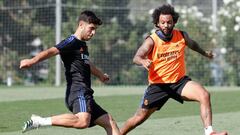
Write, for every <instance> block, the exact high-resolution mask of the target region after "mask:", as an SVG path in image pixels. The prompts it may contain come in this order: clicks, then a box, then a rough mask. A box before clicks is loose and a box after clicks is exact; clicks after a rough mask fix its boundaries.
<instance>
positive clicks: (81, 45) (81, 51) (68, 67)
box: [55, 35, 91, 88]
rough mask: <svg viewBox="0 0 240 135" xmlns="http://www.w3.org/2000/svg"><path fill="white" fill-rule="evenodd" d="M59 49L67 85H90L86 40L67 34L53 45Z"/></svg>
mask: <svg viewBox="0 0 240 135" xmlns="http://www.w3.org/2000/svg"><path fill="white" fill-rule="evenodd" d="M55 47H56V48H57V49H58V50H59V51H60V56H61V59H62V61H63V63H64V67H65V75H66V80H67V85H68V86H69V85H83V86H85V87H89V88H90V87H91V70H90V65H89V59H88V57H89V53H88V47H87V45H86V42H84V41H81V40H79V39H77V38H76V37H75V36H74V35H71V36H69V37H68V38H66V39H65V40H63V41H61V42H60V43H59V44H57V45H56V46H55Z"/></svg>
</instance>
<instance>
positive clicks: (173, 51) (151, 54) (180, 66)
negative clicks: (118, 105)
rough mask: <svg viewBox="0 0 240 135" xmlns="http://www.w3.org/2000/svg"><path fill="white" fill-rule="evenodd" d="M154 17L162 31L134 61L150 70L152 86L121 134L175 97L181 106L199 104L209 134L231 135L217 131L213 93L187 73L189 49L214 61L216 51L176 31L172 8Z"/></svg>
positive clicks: (164, 8) (163, 8) (157, 11)
mask: <svg viewBox="0 0 240 135" xmlns="http://www.w3.org/2000/svg"><path fill="white" fill-rule="evenodd" d="M152 17H153V23H154V25H155V26H156V27H157V28H158V30H156V31H155V32H154V33H152V34H151V35H150V36H148V37H147V38H146V39H145V41H144V42H143V44H142V45H141V46H140V48H139V49H138V51H137V53H136V54H135V56H134V58H133V61H134V63H136V64H138V65H142V66H143V67H145V68H146V69H147V70H148V81H149V86H148V87H147V89H146V91H145V94H144V96H143V100H142V102H141V106H140V108H138V110H137V111H136V113H135V115H134V116H132V117H131V118H129V119H128V120H127V121H126V123H125V124H124V125H123V127H122V128H121V133H122V134H123V135H126V134H127V133H128V132H130V131H131V130H133V129H134V128H135V127H137V126H138V125H140V124H141V123H143V122H144V121H145V120H147V119H148V118H149V117H150V116H151V114H152V113H154V112H155V111H158V110H160V109H161V107H162V106H163V105H164V104H165V103H166V102H167V101H168V99H169V98H173V99H175V100H176V101H179V102H180V103H183V101H196V102H198V103H199V105H200V115H201V118H202V122H203V126H204V132H205V135H227V132H215V131H214V130H213V127H212V110H211V103H210V94H209V92H208V91H207V90H206V89H205V88H203V87H202V86H201V85H200V84H199V83H197V82H195V81H192V80H191V79H190V78H189V77H188V76H186V74H185V73H186V71H185V61H184V57H185V55H184V49H185V47H186V46H187V47H189V48H191V49H192V50H194V51H196V52H198V53H200V54H201V55H203V56H205V57H207V58H210V59H212V58H213V54H212V52H208V51H204V50H203V49H201V48H200V47H199V45H198V44H197V43H196V42H195V41H194V40H192V39H191V38H190V37H189V36H188V34H187V33H186V32H183V31H180V30H178V29H174V26H175V24H176V23H177V21H178V18H179V14H178V13H177V12H175V11H174V8H173V7H172V6H171V5H163V6H161V7H159V8H157V9H155V10H154V13H153V15H152Z"/></svg>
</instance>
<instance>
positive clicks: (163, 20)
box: [158, 14, 174, 35]
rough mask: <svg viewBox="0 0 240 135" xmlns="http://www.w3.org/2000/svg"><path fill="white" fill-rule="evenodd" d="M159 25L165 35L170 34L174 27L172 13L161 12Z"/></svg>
mask: <svg viewBox="0 0 240 135" xmlns="http://www.w3.org/2000/svg"><path fill="white" fill-rule="evenodd" d="M158 27H159V28H160V30H161V31H162V32H163V33H164V34H165V35H170V34H171V33H172V30H173V27H174V22H173V18H172V15H170V14H169V15H168V14H166V15H165V14H161V15H160V16H159V21H158Z"/></svg>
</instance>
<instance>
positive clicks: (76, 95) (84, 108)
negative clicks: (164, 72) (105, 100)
mask: <svg viewBox="0 0 240 135" xmlns="http://www.w3.org/2000/svg"><path fill="white" fill-rule="evenodd" d="M68 92H69V91H68ZM68 92H67V94H66V106H67V108H68V109H69V110H70V111H71V112H72V113H73V114H77V113H79V112H88V113H90V114H91V121H90V126H89V127H92V126H95V124H94V121H95V120H96V119H97V118H99V117H100V116H102V115H104V114H107V112H106V111H105V110H104V109H103V108H102V107H101V106H99V105H98V104H97V103H96V102H95V100H94V99H93V95H92V94H93V92H92V90H91V89H89V88H86V87H82V86H79V87H78V90H76V91H73V90H71V92H70V93H68Z"/></svg>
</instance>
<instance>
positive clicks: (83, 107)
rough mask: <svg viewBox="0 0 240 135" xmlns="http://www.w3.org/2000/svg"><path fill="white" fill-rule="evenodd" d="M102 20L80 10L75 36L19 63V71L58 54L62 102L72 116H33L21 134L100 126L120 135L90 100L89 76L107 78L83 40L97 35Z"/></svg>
mask: <svg viewBox="0 0 240 135" xmlns="http://www.w3.org/2000/svg"><path fill="white" fill-rule="evenodd" d="M101 24H102V21H101V20H100V19H99V18H98V17H97V16H96V15H95V13H93V12H92V11H87V10H86V11H83V12H82V13H81V14H80V16H79V19H78V26H77V29H76V31H75V33H74V34H72V35H71V36H69V37H68V38H66V39H65V40H63V41H61V42H60V43H59V44H57V45H56V46H54V47H51V48H49V49H47V50H44V51H42V52H40V53H39V54H37V55H36V56H35V57H33V58H32V59H24V60H22V61H21V62H20V68H21V69H22V68H29V67H31V66H32V65H34V64H37V63H38V62H40V61H43V60H45V59H48V58H50V57H52V56H55V55H57V54H60V56H61V59H62V61H63V63H64V67H65V76H66V81H67V88H66V97H65V102H66V105H67V108H68V109H69V110H70V111H71V112H72V113H67V114H60V115H56V116H51V117H46V118H43V117H40V116H37V115H32V116H31V119H30V120H28V121H26V122H25V124H24V127H23V132H26V131H28V130H31V129H35V128H39V127H43V126H61V127H70V128H77V129H84V128H88V127H92V126H94V125H99V126H101V127H103V128H104V129H105V130H106V132H107V135H120V131H119V128H118V126H117V124H116V122H115V121H114V120H113V118H112V116H111V115H110V114H108V113H107V112H106V111H105V110H104V109H103V108H101V107H100V106H99V105H98V104H97V103H96V102H95V100H94V98H93V92H94V91H93V90H92V88H91V76H90V75H91V74H93V75H95V76H96V77H98V78H99V79H100V80H101V81H102V82H106V81H108V80H109V76H108V75H107V74H104V73H103V72H102V71H100V70H99V69H98V68H97V67H95V66H94V65H93V64H92V63H91V61H90V60H89V53H88V47H87V45H86V41H88V40H90V39H91V38H92V37H93V36H94V35H95V33H96V29H97V28H98V26H99V25H101Z"/></svg>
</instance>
